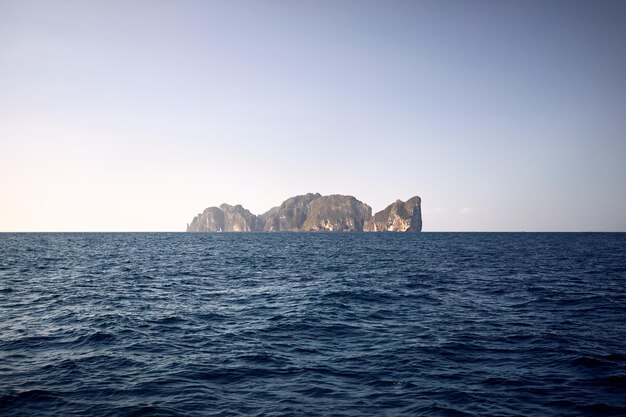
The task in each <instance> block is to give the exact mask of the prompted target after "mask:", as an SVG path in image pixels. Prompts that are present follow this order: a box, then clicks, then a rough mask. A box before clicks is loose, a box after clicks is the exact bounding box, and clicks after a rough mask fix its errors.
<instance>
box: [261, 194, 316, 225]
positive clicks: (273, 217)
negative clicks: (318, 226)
mask: <svg viewBox="0 0 626 417" xmlns="http://www.w3.org/2000/svg"><path fill="white" fill-rule="evenodd" d="M321 196H322V195H321V194H320V193H315V194H313V193H308V194H305V195H297V196H295V197H291V198H288V199H287V200H285V201H283V203H282V204H281V205H280V207H278V210H276V211H275V212H274V213H270V212H271V211H272V210H270V211H269V212H267V213H266V215H267V218H266V221H265V224H264V226H263V230H264V231H266V232H299V231H301V230H302V225H303V224H304V222H305V221H306V219H307V216H308V213H309V203H310V202H311V201H313V200H316V199H318V198H320V197H321Z"/></svg>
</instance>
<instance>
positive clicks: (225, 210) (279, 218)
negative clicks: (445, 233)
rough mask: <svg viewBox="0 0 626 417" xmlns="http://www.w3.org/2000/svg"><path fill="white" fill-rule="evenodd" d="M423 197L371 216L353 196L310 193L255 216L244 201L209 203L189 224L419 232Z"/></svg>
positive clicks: (210, 228)
mask: <svg viewBox="0 0 626 417" xmlns="http://www.w3.org/2000/svg"><path fill="white" fill-rule="evenodd" d="M420 203H421V200H420V198H419V197H413V198H411V199H410V200H408V201H407V202H402V201H400V200H398V201H396V202H395V203H393V204H391V205H390V206H389V207H387V208H386V209H384V210H383V211H381V212H378V213H376V214H375V215H374V217H372V209H371V207H370V206H368V205H367V204H365V203H363V202H361V201H359V200H357V199H356V198H354V197H352V196H345V195H338V194H335V195H327V196H322V195H321V194H319V193H315V194H314V193H309V194H304V195H298V196H295V197H291V198H289V199H287V200H285V201H284V202H283V203H282V204H281V205H280V206H279V207H274V208H272V209H271V210H269V211H267V212H266V213H264V214H261V215H259V216H255V215H254V214H252V213H250V211H248V210H246V209H244V208H243V207H242V206H241V205H236V206H230V205H228V204H222V205H221V206H219V207H209V208H207V209H206V210H204V212H202V213H201V214H198V215H197V216H196V217H194V219H193V221H192V222H191V224H188V225H187V231H188V232H256V231H266V232H318V231H329V232H360V231H365V232H383V231H384V232H388V231H393V232H419V231H421V230H422V214H421V209H420Z"/></svg>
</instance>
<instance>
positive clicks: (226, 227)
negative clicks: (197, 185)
mask: <svg viewBox="0 0 626 417" xmlns="http://www.w3.org/2000/svg"><path fill="white" fill-rule="evenodd" d="M258 222H259V218H258V217H257V216H255V215H254V214H252V213H250V211H249V210H246V209H245V208H243V207H242V206H241V205H239V204H238V205H236V206H230V205H228V204H222V205H221V206H219V207H209V208H207V209H206V210H204V212H203V213H202V214H198V215H197V216H196V217H194V219H193V220H192V222H191V224H189V225H187V231H188V232H254V231H257V230H259V227H258Z"/></svg>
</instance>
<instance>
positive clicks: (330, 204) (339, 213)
mask: <svg viewBox="0 0 626 417" xmlns="http://www.w3.org/2000/svg"><path fill="white" fill-rule="evenodd" d="M370 217H372V208H371V207H370V206H368V205H367V204H365V203H363V202H361V201H359V200H357V199H356V198H354V197H352V196H345V195H327V196H324V197H320V198H317V199H315V200H313V201H311V202H310V203H309V204H308V213H307V218H306V220H305V221H304V224H303V225H302V228H301V229H300V230H301V231H303V232H319V231H328V232H358V231H361V230H363V225H364V224H365V222H366V221H367V220H368V219H369V218H370Z"/></svg>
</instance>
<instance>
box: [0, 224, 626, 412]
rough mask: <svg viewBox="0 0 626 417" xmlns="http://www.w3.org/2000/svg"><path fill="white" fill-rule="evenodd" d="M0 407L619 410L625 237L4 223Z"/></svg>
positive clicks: (625, 407) (625, 357) (623, 376)
mask: <svg viewBox="0 0 626 417" xmlns="http://www.w3.org/2000/svg"><path fill="white" fill-rule="evenodd" d="M0 414H2V415H9V416H12V415H25V416H46V415H86V416H87V415H90V416H91V415H167V416H174V415H197V416H282V415H297V416H321V415H324V416H330V415H333V416H360V415H367V416H370V415H372V416H373V415H377V416H385V415H386V416H396V415H397V416H405V415H424V416H471V415H480V416H577V415H580V416H583V415H584V416H588V415H598V416H605V415H622V416H624V415H626V234H550V233H546V234H536V233H511V234H498V233H441V234H439V233H421V234H373V233H371V234H370V233H352V234H341V233H332V234H330V233H329V234H324V233H320V234H306V233H276V234H266V233H258V234H184V233H178V234H176V233H173V234H167V233H155V234H0Z"/></svg>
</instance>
